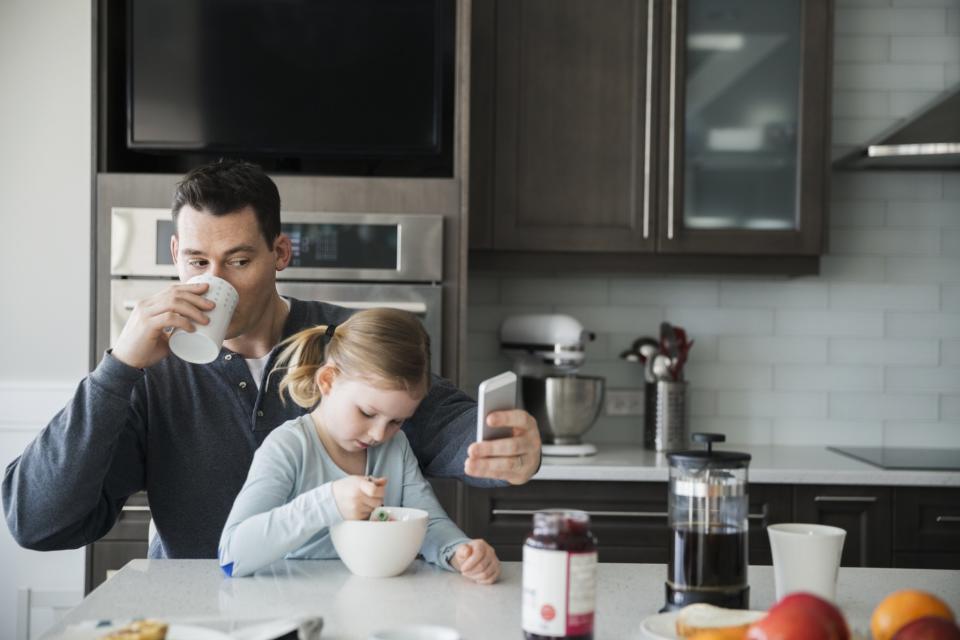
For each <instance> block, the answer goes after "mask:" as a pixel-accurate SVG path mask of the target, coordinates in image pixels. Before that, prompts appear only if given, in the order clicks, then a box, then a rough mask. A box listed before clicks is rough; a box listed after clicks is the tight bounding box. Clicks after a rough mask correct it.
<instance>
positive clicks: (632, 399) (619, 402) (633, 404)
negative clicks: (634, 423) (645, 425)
mask: <svg viewBox="0 0 960 640" xmlns="http://www.w3.org/2000/svg"><path fill="white" fill-rule="evenodd" d="M605 405H606V406H605V407H604V412H605V413H606V414H607V415H608V416H642V415H643V389H607V397H606V401H605Z"/></svg>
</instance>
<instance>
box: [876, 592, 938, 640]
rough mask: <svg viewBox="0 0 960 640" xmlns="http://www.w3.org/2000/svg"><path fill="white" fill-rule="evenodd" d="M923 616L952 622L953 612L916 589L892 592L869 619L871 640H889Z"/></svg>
mask: <svg viewBox="0 0 960 640" xmlns="http://www.w3.org/2000/svg"><path fill="white" fill-rule="evenodd" d="M924 616H936V617H938V618H945V619H947V620H950V621H953V612H952V611H951V610H950V607H948V606H947V604H946V603H945V602H944V601H943V600H941V599H940V598H938V597H937V596H935V595H933V594H930V593H927V592H926V591H920V590H918V589H903V590H902V591H894V592H893V593H891V594H890V595H888V596H887V597H886V598H884V599H883V600H881V601H880V604H878V605H877V608H876V609H874V610H873V615H872V616H871V617H870V632H871V633H873V640H890V638H892V637H893V635H894V634H895V633H896V632H897V631H899V630H900V627H902V626H904V625H905V624H907V623H908V622H912V621H913V620H916V619H917V618H922V617H924Z"/></svg>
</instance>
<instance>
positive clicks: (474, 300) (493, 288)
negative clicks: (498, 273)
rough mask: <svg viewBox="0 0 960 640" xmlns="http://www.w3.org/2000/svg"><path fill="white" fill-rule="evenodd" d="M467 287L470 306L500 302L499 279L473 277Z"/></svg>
mask: <svg viewBox="0 0 960 640" xmlns="http://www.w3.org/2000/svg"><path fill="white" fill-rule="evenodd" d="M467 287H468V288H467V304H468V305H479V304H497V303H498V302H500V280H498V279H497V278H493V277H489V276H478V275H471V276H470V281H469V282H468V284H467Z"/></svg>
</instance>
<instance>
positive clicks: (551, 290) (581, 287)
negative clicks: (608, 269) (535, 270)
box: [500, 278, 609, 305]
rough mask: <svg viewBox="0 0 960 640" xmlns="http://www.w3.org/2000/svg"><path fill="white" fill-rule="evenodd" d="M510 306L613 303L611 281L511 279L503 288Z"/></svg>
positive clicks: (502, 292) (504, 299) (501, 293)
mask: <svg viewBox="0 0 960 640" xmlns="http://www.w3.org/2000/svg"><path fill="white" fill-rule="evenodd" d="M500 298H501V301H502V302H504V303H506V304H544V305H560V304H563V305H571V304H572V305H583V304H589V305H601V304H607V302H608V301H609V295H608V287H607V281H606V280H603V279H598V278H569V279H564V280H558V279H557V278H510V279H508V280H504V281H503V282H502V283H501V285H500Z"/></svg>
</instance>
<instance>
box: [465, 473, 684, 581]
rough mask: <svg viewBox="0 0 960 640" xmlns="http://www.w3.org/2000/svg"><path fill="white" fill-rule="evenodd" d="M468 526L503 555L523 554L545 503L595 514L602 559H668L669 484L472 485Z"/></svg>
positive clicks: (549, 506) (513, 557)
mask: <svg viewBox="0 0 960 640" xmlns="http://www.w3.org/2000/svg"><path fill="white" fill-rule="evenodd" d="M466 496H467V506H466V522H465V531H466V533H467V535H469V536H470V537H471V538H484V539H485V540H487V542H489V543H490V544H491V545H493V547H494V548H495V549H496V550H497V555H498V556H499V557H500V559H501V560H520V559H521V554H522V548H523V542H524V540H525V539H526V537H527V534H528V533H529V532H530V528H531V523H532V521H533V520H532V516H533V513H534V512H535V511H538V510H540V509H554V508H562V509H579V510H582V511H586V512H588V513H589V514H590V516H591V529H592V530H593V533H594V535H596V536H597V540H598V541H599V558H600V561H601V562H666V561H667V553H668V549H669V544H670V539H669V530H668V529H667V485H666V484H665V483H647V482H573V481H533V482H530V483H527V484H525V485H522V486H510V487H503V488H497V489H476V488H473V487H470V488H468V489H467V491H466Z"/></svg>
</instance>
